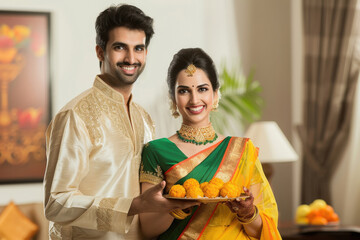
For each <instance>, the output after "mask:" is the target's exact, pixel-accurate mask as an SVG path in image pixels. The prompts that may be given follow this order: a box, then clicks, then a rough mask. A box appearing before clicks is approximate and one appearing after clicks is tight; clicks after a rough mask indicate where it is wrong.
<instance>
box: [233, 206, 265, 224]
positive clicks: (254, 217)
mask: <svg viewBox="0 0 360 240" xmlns="http://www.w3.org/2000/svg"><path fill="white" fill-rule="evenodd" d="M254 208H255V212H254V214H253V216H252V217H251V218H250V219H244V218H241V217H239V215H237V214H236V218H237V220H238V221H239V222H240V223H241V224H250V223H252V222H253V221H255V219H256V218H257V216H259V209H258V208H257V206H256V205H254Z"/></svg>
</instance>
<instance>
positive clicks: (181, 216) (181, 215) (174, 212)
mask: <svg viewBox="0 0 360 240" xmlns="http://www.w3.org/2000/svg"><path fill="white" fill-rule="evenodd" d="M190 214H191V209H189V210H188V211H186V212H184V211H183V210H181V209H180V208H178V209H175V210H172V211H171V212H170V215H171V216H173V217H174V218H176V219H180V220H182V219H185V218H186V217H187V216H189V215H190Z"/></svg>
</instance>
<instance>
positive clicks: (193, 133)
mask: <svg viewBox="0 0 360 240" xmlns="http://www.w3.org/2000/svg"><path fill="white" fill-rule="evenodd" d="M176 134H177V136H178V138H179V139H180V140H181V141H183V142H189V143H193V144H196V145H205V144H207V143H212V142H214V141H215V140H216V139H217V138H218V135H217V134H216V133H215V130H214V128H213V127H212V125H211V124H210V125H209V126H206V127H191V126H188V125H185V124H182V125H181V128H180V130H179V131H176Z"/></svg>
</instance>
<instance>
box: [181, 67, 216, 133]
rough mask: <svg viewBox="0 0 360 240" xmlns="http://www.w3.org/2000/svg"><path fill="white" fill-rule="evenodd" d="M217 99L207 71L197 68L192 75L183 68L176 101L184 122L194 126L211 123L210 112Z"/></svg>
mask: <svg viewBox="0 0 360 240" xmlns="http://www.w3.org/2000/svg"><path fill="white" fill-rule="evenodd" d="M215 99H217V92H214V90H213V88H212V86H211V82H210V80H209V78H208V77H207V75H206V73H205V72H204V71H203V70H201V69H199V68H198V69H197V70H196V72H195V73H194V74H193V75H192V76H188V73H186V72H185V70H182V71H181V72H180V73H179V74H178V76H177V79H176V84H175V101H176V105H177V107H178V109H179V112H180V114H181V116H182V118H183V123H184V124H186V125H189V126H193V127H204V126H208V125H209V124H210V117H209V115H210V112H211V110H212V107H213V103H214V101H215Z"/></svg>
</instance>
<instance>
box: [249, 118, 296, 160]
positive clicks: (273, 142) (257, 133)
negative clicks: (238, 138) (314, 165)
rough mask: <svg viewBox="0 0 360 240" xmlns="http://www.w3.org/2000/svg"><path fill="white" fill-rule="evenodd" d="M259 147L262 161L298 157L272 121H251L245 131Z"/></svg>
mask: <svg viewBox="0 0 360 240" xmlns="http://www.w3.org/2000/svg"><path fill="white" fill-rule="evenodd" d="M245 137H248V138H250V139H251V140H252V142H253V143H254V145H255V146H256V147H258V148H259V160H260V162H262V163H272V162H292V161H296V160H297V159H298V155H297V154H296V152H295V150H294V149H293V147H292V146H291V144H290V143H289V141H288V140H287V138H286V137H285V135H284V133H283V132H282V131H281V129H280V127H279V125H278V124H277V123H276V122H273V121H264V122H255V123H252V124H251V125H250V127H249V129H248V130H247V131H246V133H245Z"/></svg>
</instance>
